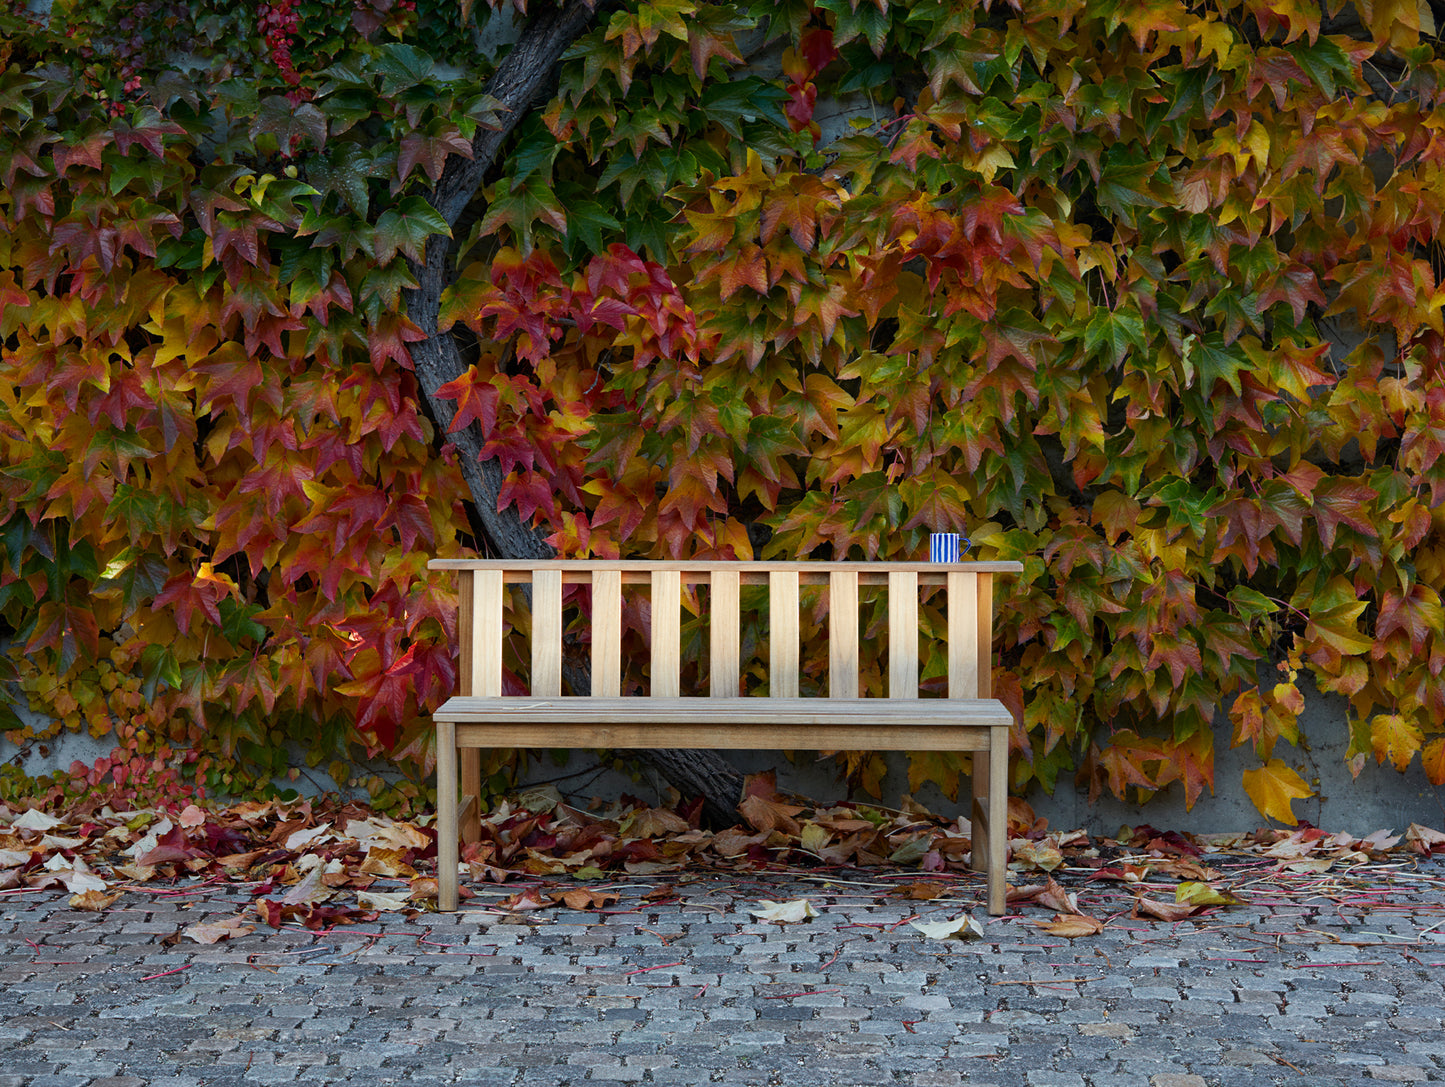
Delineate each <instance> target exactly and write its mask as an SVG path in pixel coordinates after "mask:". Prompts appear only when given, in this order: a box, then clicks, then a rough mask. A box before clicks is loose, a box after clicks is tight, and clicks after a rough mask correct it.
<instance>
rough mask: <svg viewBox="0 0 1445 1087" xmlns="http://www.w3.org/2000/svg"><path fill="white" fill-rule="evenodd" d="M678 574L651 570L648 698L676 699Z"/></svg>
mask: <svg viewBox="0 0 1445 1087" xmlns="http://www.w3.org/2000/svg"><path fill="white" fill-rule="evenodd" d="M681 603H682V577H681V575H679V573H678V572H677V571H676V570H654V571H653V572H652V697H653V698H677V697H678V696H679V695H681V694H682V687H681V679H680V674H681V639H682V627H681Z"/></svg>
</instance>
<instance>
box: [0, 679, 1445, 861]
mask: <svg viewBox="0 0 1445 1087" xmlns="http://www.w3.org/2000/svg"><path fill="white" fill-rule="evenodd" d="M1302 686H1303V687H1304V690H1305V711H1304V713H1303V714H1302V715H1301V718H1300V725H1301V729H1302V731H1303V732H1304V734H1305V736H1306V737H1307V740H1308V746H1307V747H1305V746H1302V747H1299V748H1296V747H1291V746H1290V745H1289V744H1286V743H1283V742H1282V743H1280V744H1279V746H1278V747H1277V748H1276V749H1275V754H1276V755H1277V756H1278V757H1279V758H1281V759H1283V760H1284V761H1285V762H1286V763H1288V764H1289V765H1290V766H1291V767H1292V768H1293V769H1294V770H1295V771H1297V772H1298V773H1299V775H1300V776H1301V777H1302V778H1304V779H1305V781H1306V782H1309V783H1310V784H1311V785H1312V786H1313V787H1314V789H1315V792H1316V794H1317V795H1315V796H1313V797H1311V798H1309V799H1308V800H1296V801H1295V802H1294V813H1295V816H1296V818H1298V819H1301V820H1307V821H1309V822H1310V823H1312V824H1314V825H1315V826H1317V827H1322V828H1324V829H1326V830H1329V831H1347V832H1348V833H1350V834H1354V835H1356V836H1358V837H1363V836H1364V835H1366V834H1369V833H1371V832H1373V831H1376V830H1380V829H1382V828H1384V829H1393V830H1396V831H1402V830H1404V829H1405V828H1406V827H1407V826H1409V825H1410V824H1411V823H1421V824H1424V825H1426V826H1430V827H1436V828H1445V788H1441V787H1437V786H1434V785H1431V784H1430V782H1429V781H1428V780H1427V779H1426V777H1425V775H1424V773H1423V772H1422V771H1421V770H1420V768H1419V766H1418V765H1414V766H1411V767H1410V769H1409V770H1408V771H1407V772H1406V773H1404V774H1400V773H1398V772H1396V771H1395V770H1394V769H1393V768H1392V767H1390V766H1377V765H1375V763H1374V761H1373V759H1370V760H1368V761H1367V763H1366V766H1365V768H1364V770H1363V771H1361V773H1360V776H1359V779H1358V780H1352V779H1351V777H1350V771H1349V768H1348V766H1347V765H1346V763H1345V758H1344V755H1345V747H1346V743H1347V737H1348V729H1347V728H1346V724H1345V722H1346V702H1345V700H1344V699H1342V698H1340V697H1338V696H1336V695H1327V694H1320V693H1318V692H1316V691H1314V690H1312V689H1310V688H1309V687H1308V685H1307V683H1304V684H1302ZM1216 735H1217V736H1219V737H1221V740H1220V743H1221V744H1223V743H1226V742H1227V740H1226V739H1223V738H1226V737H1228V736H1229V726H1228V722H1227V720H1226V717H1225V714H1224V712H1223V711H1221V713H1220V721H1219V724H1218V728H1217V732H1216ZM40 746H41V745H38V744H37V745H32V747H31V748H30V749H29V750H27V751H23V752H22V751H20V750H18V749H17V748H15V747H14V745H12V744H9V743H7V742H6V741H5V740H3V739H0V762H9V761H15V762H18V763H19V765H21V766H22V767H23V768H24V769H25V771H26V772H27V773H29V774H30V775H32V776H39V775H41V774H47V773H54V772H57V771H60V772H64V771H65V770H67V769H68V768H69V766H70V764H71V762H72V761H74V760H76V759H79V760H80V761H81V762H84V763H86V764H87V765H89V764H91V763H93V762H94V761H95V760H96V759H97V758H99V757H101V756H103V755H108V754H110V751H111V749H112V747H113V746H114V744H113V742H112V741H110V740H109V739H106V740H94V739H92V738H91V737H89V736H87V735H70V734H66V735H62V736H60V737H57V738H56V739H54V740H51V741H47V742H46V743H45V744H44V747H45V748H46V751H45V753H43V754H42V753H41V751H40V750H39V748H40ZM729 758H730V761H732V762H733V763H734V764H735V765H737V766H738V767H739V768H741V769H742V770H743V771H745V772H747V773H752V772H755V771H759V770H768V769H772V770H776V772H777V776H778V784H779V786H780V787H781V788H782V789H783V790H784V791H787V792H796V793H800V794H802V795H804V796H808V797H811V798H813V799H815V800H818V801H836V800H848V799H852V800H858V801H864V802H866V801H870V800H871V799H872V798H870V797H867V796H865V795H861V794H859V795H854V796H851V797H850V796H849V795H848V793H847V790H846V789H845V788H844V786H843V784H842V782H841V781H840V780H839V779H838V773H837V767H836V764H835V763H834V761H833V760H832V759H831V758H829V759H819V758H818V756H817V755H816V754H814V753H812V752H807V751H795V752H793V758H792V760H791V761H790V760H789V759H788V757H787V755H786V754H785V753H783V752H781V751H743V752H732V753H730V754H729ZM889 764H890V767H891V768H892V769H891V771H890V773H889V776H888V778H887V780H886V781H885V790H884V797H883V799H882V801H881V802H882V803H883V804H886V805H888V806H890V807H893V806H897V804H898V802H899V800H900V799H901V797H902V796H903V794H904V792H905V791H906V789H907V785H908V774H907V770H906V766H905V763H904V760H903V758H902V756H890V760H889ZM295 765H297V766H298V767H303V764H302V763H301V761H300V754H299V752H298V753H297V755H296V761H295ZM1257 765H1258V760H1256V759H1255V757H1254V753H1253V750H1252V749H1250V748H1239V749H1236V750H1229V749H1228V748H1224V749H1223V750H1219V751H1216V753H1215V770H1214V779H1215V795H1213V796H1210V795H1209V794H1207V793H1206V794H1205V795H1204V796H1203V797H1201V798H1200V799H1199V801H1198V802H1197V803H1196V804H1195V805H1194V810H1193V811H1185V810H1184V795H1183V791H1182V789H1180V787H1179V786H1178V785H1173V786H1170V787H1169V788H1168V789H1165V790H1164V791H1162V792H1160V793H1159V794H1158V795H1157V796H1156V797H1154V798H1153V799H1152V800H1151V801H1150V802H1149V803H1148V804H1147V805H1144V806H1140V805H1136V804H1126V803H1123V802H1121V801H1118V800H1116V799H1114V798H1113V797H1109V796H1101V797H1100V798H1099V799H1098V800H1097V801H1096V802H1095V803H1093V804H1090V803H1089V802H1088V797H1087V796H1086V795H1085V794H1084V793H1083V792H1081V791H1079V790H1076V789H1075V788H1074V786H1073V782H1072V779H1071V778H1068V777H1061V778H1060V780H1059V788H1058V789H1057V790H1056V791H1055V793H1054V795H1053V796H1048V795H1047V794H1045V793H1044V792H1042V790H1037V789H1036V790H1034V791H1032V792H1030V793H1028V794H1026V795H1025V797H1024V799H1026V800H1027V801H1028V802H1029V803H1030V804H1031V805H1032V806H1033V808H1034V811H1035V813H1036V814H1037V815H1039V816H1042V817H1043V818H1045V819H1047V820H1048V822H1049V826H1050V827H1052V828H1054V829H1057V830H1074V829H1084V830H1088V831H1090V832H1092V833H1109V834H1112V833H1114V832H1115V831H1117V830H1118V829H1119V827H1120V826H1121V825H1123V824H1128V825H1129V826H1134V825H1136V824H1139V823H1149V824H1151V825H1153V826H1155V827H1158V828H1159V829H1161V830H1188V831H1194V832H1198V833H1211V832H1220V833H1224V832H1230V831H1246V830H1253V829H1255V828H1256V827H1260V826H1264V825H1266V824H1267V820H1265V818H1264V817H1263V816H1261V815H1260V814H1259V812H1258V811H1256V810H1255V807H1254V805H1253V804H1252V803H1251V802H1250V800H1249V797H1248V796H1246V795H1245V792H1244V788H1243V786H1242V785H1241V784H1240V775H1241V774H1242V773H1243V771H1245V770H1248V769H1250V768H1251V767H1254V766H1257ZM369 769H370V770H371V771H372V772H380V773H382V774H383V776H388V773H389V768H388V767H387V766H385V765H380V766H374V767H371V768H369ZM539 782H551V783H554V784H555V785H556V787H557V788H558V789H559V790H560V791H561V792H562V793H563V794H564V795H565V796H567V797H569V799H572V800H573V801H574V802H577V803H585V802H586V801H587V800H588V799H590V798H592V797H594V796H596V797H602V798H604V799H615V798H617V797H618V796H620V795H622V794H624V793H630V794H632V795H635V796H639V797H641V798H643V799H645V800H648V801H658V800H661V799H662V797H663V796H664V794H665V792H666V783H665V782H663V781H661V780H657V779H655V778H652V777H651V776H649V775H648V774H647V773H645V772H644V773H642V775H641V777H640V778H635V777H633V776H630V775H628V774H623V773H617V772H615V771H613V770H610V769H607V770H601V769H599V767H598V765H597V760H596V758H595V756H594V755H593V754H592V753H591V752H573V753H571V754H570V756H569V757H568V758H567V760H566V761H565V762H564V763H563V764H561V765H558V764H557V763H556V762H554V761H553V759H552V757H551V756H550V755H549V754H547V753H540V754H538V755H536V756H535V757H533V758H532V759H531V760H530V763H529V766H528V769H527V773H526V774H525V777H524V785H525V784H535V783H539ZM1316 782H1317V784H1316ZM277 784H278V786H279V787H281V788H293V789H296V790H298V791H299V792H301V793H303V794H311V795H314V794H316V793H319V792H323V791H337V784H336V782H334V781H332V780H331V778H330V776H329V775H327V774H326V772H325V771H324V770H322V769H319V768H318V769H309V768H303V769H301V770H300V773H299V776H298V777H297V779H296V780H295V781H286V780H283V781H279V782H277ZM966 791H967V790H966V788H965V790H964V793H965V794H966ZM915 799H917V800H918V801H919V802H920V803H922V804H923V805H924V806H925V807H927V808H928V809H929V810H931V811H935V812H938V813H939V814H942V815H947V816H954V815H961V814H964V813H965V812H966V810H967V801H968V798H967V796H966V795H963V796H961V798H960V800H959V801H957V802H951V801H949V800H948V799H947V798H946V797H945V796H944V795H943V794H942V793H940V792H939V791H938V790H937V789H935V788H933V787H931V786H929V787H925V788H924V789H923V790H922V791H921V792H920V793H919V794H918V795H917V797H916V798H915Z"/></svg>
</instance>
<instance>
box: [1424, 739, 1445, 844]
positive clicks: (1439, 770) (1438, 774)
mask: <svg viewBox="0 0 1445 1087" xmlns="http://www.w3.org/2000/svg"><path fill="white" fill-rule="evenodd" d="M1420 766H1421V768H1422V769H1424V771H1425V776H1426V777H1427V778H1429V779H1430V784H1431V785H1445V737H1440V738H1438V739H1434V740H1431V741H1430V742H1429V743H1428V744H1426V745H1425V747H1424V749H1423V750H1422V751H1421V752H1420ZM1441 844H1445V842H1442V843H1441Z"/></svg>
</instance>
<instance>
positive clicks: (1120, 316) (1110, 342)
mask: <svg viewBox="0 0 1445 1087" xmlns="http://www.w3.org/2000/svg"><path fill="white" fill-rule="evenodd" d="M1146 343H1147V341H1146V340H1145V338H1144V319H1143V318H1142V317H1140V316H1139V314H1138V313H1135V312H1133V311H1131V310H1127V309H1118V310H1111V309H1107V308H1106V307H1104V306H1097V307H1095V309H1094V316H1093V317H1091V318H1089V323H1088V324H1087V325H1086V326H1084V350H1085V351H1086V352H1088V353H1089V354H1090V355H1093V354H1098V353H1102V354H1103V355H1104V357H1105V358H1107V359H1109V360H1110V363H1111V365H1113V366H1122V365H1123V363H1124V357H1125V356H1126V355H1127V354H1128V353H1129V348H1130V347H1135V348H1137V349H1139V350H1140V351H1143V350H1144V349H1145V345H1146Z"/></svg>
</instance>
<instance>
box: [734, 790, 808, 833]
mask: <svg viewBox="0 0 1445 1087" xmlns="http://www.w3.org/2000/svg"><path fill="white" fill-rule="evenodd" d="M802 810H803V809H802V807H801V806H800V805H797V804H785V803H782V802H780V801H777V800H769V799H766V798H764V797H761V796H750V797H748V798H747V799H746V800H744V801H743V802H742V803H741V804H739V805H738V811H739V812H741V813H742V816H743V818H744V819H746V820H747V821H748V823H749V824H750V825H751V826H752V828H753V829H754V830H758V831H761V832H763V833H765V834H766V833H769V832H771V831H774V830H780V831H782V832H783V833H784V834H791V835H794V836H797V835H799V834H801V833H802V828H801V827H800V826H799V825H798V822H797V820H795V819H794V818H793V816H795V815H797V814H798V813H799V812H801V811H802Z"/></svg>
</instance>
